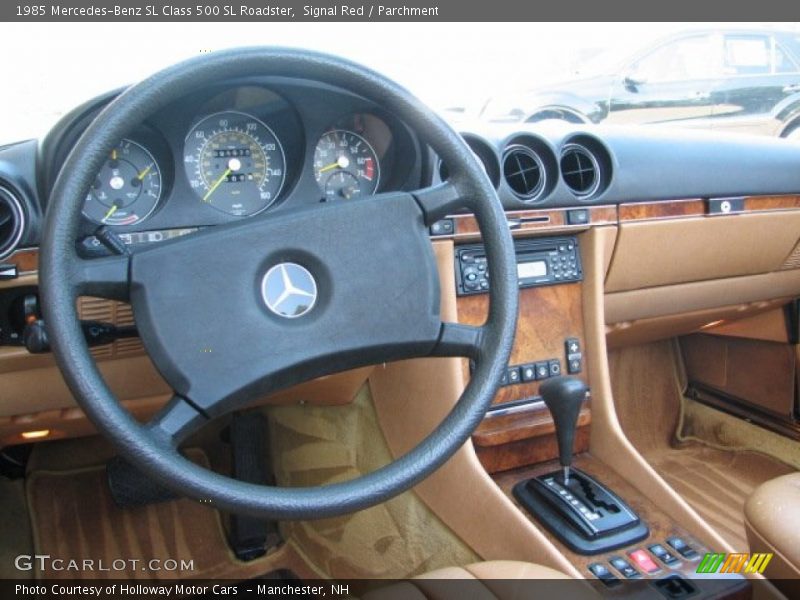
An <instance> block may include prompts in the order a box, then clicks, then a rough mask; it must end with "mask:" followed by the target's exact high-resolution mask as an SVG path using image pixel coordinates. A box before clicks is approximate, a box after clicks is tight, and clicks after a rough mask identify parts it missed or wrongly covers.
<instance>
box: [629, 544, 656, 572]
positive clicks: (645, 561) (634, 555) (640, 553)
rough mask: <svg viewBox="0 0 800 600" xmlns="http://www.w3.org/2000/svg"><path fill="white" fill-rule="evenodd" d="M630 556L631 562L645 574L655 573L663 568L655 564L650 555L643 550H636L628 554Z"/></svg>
mask: <svg viewBox="0 0 800 600" xmlns="http://www.w3.org/2000/svg"><path fill="white" fill-rule="evenodd" d="M628 556H630V557H631V560H632V561H633V562H635V563H636V564H637V566H638V567H639V568H640V569H641V570H642V571H644V572H645V573H655V572H656V571H659V570H660V569H661V567H659V566H658V565H657V564H656V563H655V562H653V559H652V558H650V555H649V554H648V553H647V552H645V551H644V550H642V549H641V548H640V549H639V550H634V551H633V552H628Z"/></svg>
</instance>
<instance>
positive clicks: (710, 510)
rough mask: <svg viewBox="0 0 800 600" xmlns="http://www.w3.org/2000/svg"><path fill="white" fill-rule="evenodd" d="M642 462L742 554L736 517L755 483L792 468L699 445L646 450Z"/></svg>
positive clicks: (741, 525) (741, 534)
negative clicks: (652, 450) (645, 460)
mask: <svg viewBox="0 0 800 600" xmlns="http://www.w3.org/2000/svg"><path fill="white" fill-rule="evenodd" d="M645 456H646V458H647V460H648V461H649V462H650V464H651V465H652V466H653V468H654V469H655V470H656V471H658V473H659V474H660V475H661V476H662V477H663V478H664V479H666V481H667V482H668V483H669V484H670V485H671V486H672V487H673V488H674V489H675V491H677V492H678V493H679V494H680V495H681V496H683V498H684V499H685V500H686V501H687V502H688V503H689V504H691V505H692V507H693V508H694V509H695V510H696V511H697V512H698V513H700V516H702V517H703V518H704V519H705V520H706V521H708V523H709V524H710V525H711V526H712V527H713V528H714V529H716V530H717V531H718V532H719V534H720V535H721V536H722V537H724V538H725V539H726V540H728V542H730V544H731V545H732V546H733V548H734V549H735V550H736V551H737V552H747V549H748V544H747V537H746V535H745V530H744V522H743V517H742V515H743V514H744V503H745V500H746V499H747V497H748V496H749V495H750V494H752V493H753V491H754V490H755V488H756V487H758V486H759V485H761V484H762V483H764V482H765V481H768V480H770V479H773V478H774V477H780V476H781V475H785V474H786V473H791V472H792V471H793V469H792V468H791V467H788V466H786V465H785V464H783V463H781V462H778V461H776V460H774V459H772V458H770V457H768V456H764V455H762V454H756V453H755V452H731V451H725V450H717V449H714V448H708V447H706V446H701V445H699V444H697V445H695V444H692V445H689V446H687V447H683V448H680V449H671V450H663V451H660V452H650V453H647V454H646V455H645Z"/></svg>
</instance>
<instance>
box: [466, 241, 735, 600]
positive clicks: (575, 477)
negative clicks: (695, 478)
mask: <svg viewBox="0 0 800 600" xmlns="http://www.w3.org/2000/svg"><path fill="white" fill-rule="evenodd" d="M582 237H583V236H581V235H566V236H565V235H555V236H552V237H550V236H548V237H528V238H517V239H516V240H515V251H516V255H517V275H518V285H519V289H520V299H519V306H520V312H519V317H518V325H517V332H516V337H515V342H514V347H513V349H512V353H511V358H510V362H509V365H508V369H507V371H506V374H505V377H504V378H503V381H502V386H501V388H500V390H499V391H498V393H497V396H496V398H495V400H494V403H493V405H492V407H491V409H490V410H489V412H488V413H487V416H486V418H485V419H484V421H483V423H482V424H481V425H480V426H479V427H478V429H477V430H476V432H475V433H474V435H473V445H474V448H475V453H476V455H477V457H478V459H479V460H480V462H481V464H482V465H483V467H484V469H485V470H486V471H487V472H488V473H489V474H490V475H491V476H492V478H493V479H494V481H495V483H496V484H497V486H498V487H499V488H500V489H501V490H502V491H503V492H504V493H505V494H506V496H507V497H508V498H509V500H511V501H512V502H513V504H514V505H515V506H516V507H517V509H518V510H519V511H521V512H522V513H523V514H524V515H525V516H526V517H527V518H528V519H529V520H530V522H531V523H532V524H533V525H534V526H536V527H537V528H538V529H540V530H541V531H543V533H544V534H545V535H546V536H547V537H548V538H549V540H550V541H551V543H552V544H553V545H554V546H555V547H557V548H558V549H559V551H560V552H561V553H562V554H563V556H564V557H565V558H567V559H568V560H569V561H570V563H571V564H572V565H574V566H575V567H576V568H577V569H578V571H579V572H580V573H581V575H582V576H584V577H586V578H588V579H589V580H590V581H594V582H595V583H597V585H598V586H599V589H600V590H606V591H608V593H610V594H613V595H615V596H620V595H621V596H625V597H638V595H641V594H642V593H643V592H644V593H645V594H648V593H652V592H653V591H657V592H658V593H660V597H665V598H684V597H698V598H700V597H734V596H738V595H740V594H743V593H744V595H746V594H747V591H748V589H749V588H748V586H747V583H746V581H745V580H744V578H743V577H741V576H740V575H736V574H730V575H725V576H724V577H717V578H715V579H713V580H710V579H707V578H706V579H704V578H702V577H701V576H700V575H698V573H697V569H698V565H699V564H700V563H701V561H702V558H703V556H704V555H705V554H706V553H707V552H711V550H710V549H709V548H708V546H706V545H705V544H704V543H703V541H701V540H700V539H699V538H697V537H696V536H693V535H692V534H691V533H690V532H689V531H688V530H687V529H684V528H683V527H681V526H680V525H679V524H678V523H677V522H675V520H674V519H673V518H671V517H670V516H668V515H667V514H666V513H665V512H664V511H663V510H662V509H661V508H660V507H659V505H658V503H654V502H653V499H652V497H648V496H646V495H644V494H643V493H642V492H641V491H640V490H639V489H637V487H634V485H632V484H631V482H629V481H628V480H627V479H625V478H623V477H621V476H620V475H619V474H618V472H617V471H615V470H614V469H612V468H611V467H609V466H608V465H607V464H606V463H605V462H603V461H601V460H599V459H597V458H596V457H594V456H592V454H591V453H590V452H589V450H590V448H589V442H590V428H591V424H592V409H591V397H592V394H591V385H592V382H591V381H590V373H592V372H593V371H594V372H595V374H597V367H602V366H603V365H602V364H600V359H599V358H598V357H602V353H604V352H605V347H602V348H597V349H595V348H589V347H587V339H590V338H591V336H590V335H587V331H585V330H584V319H585V318H587V319H589V320H590V321H591V320H594V319H596V315H592V314H591V313H589V314H588V315H585V314H584V311H585V307H584V301H585V298H591V294H590V293H589V291H591V289H593V288H590V290H589V291H587V290H585V289H584V288H585V286H586V285H591V286H596V285H597V282H596V281H591V282H587V281H585V280H584V278H585V270H584V264H583V260H582V254H581V244H582V239H581V238H582ZM456 241H457V240H456ZM453 255H454V277H455V291H456V295H457V300H456V307H457V313H458V320H459V322H461V323H465V324H471V325H480V324H482V323H483V322H484V320H485V319H486V316H487V310H488V294H487V292H488V290H489V289H490V288H491V281H492V279H491V275H492V274H491V273H490V272H488V270H487V267H486V257H485V255H484V252H483V247H482V246H481V245H480V244H477V243H474V242H472V241H471V242H470V243H463V244H458V243H456V245H455V246H454V250H453ZM593 276H594V277H597V276H598V275H597V274H596V273H594V274H593ZM599 285H600V286H602V280H601V281H600V284H599ZM594 360H597V361H598V364H597V365H595V364H593V363H592V362H591V361H594ZM462 368H463V378H464V381H465V382H466V381H467V380H468V378H469V376H470V370H471V365H470V364H469V362H468V361H464V362H463V364H462ZM602 416H603V420H604V421H605V420H606V417H605V415H604V414H603V415H602ZM603 426H604V427H605V426H606V425H605V423H604V424H603ZM573 453H574V454H575V455H576V456H575V459H574V461H573ZM624 582H630V585H622V584H623V583H624ZM631 586H633V587H631ZM637 586H638V587H637ZM642 586H644V587H642ZM642 597H644V596H642ZM656 597H659V595H658V594H657V595H656Z"/></svg>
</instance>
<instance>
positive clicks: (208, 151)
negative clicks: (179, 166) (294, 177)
mask: <svg viewBox="0 0 800 600" xmlns="http://www.w3.org/2000/svg"><path fill="white" fill-rule="evenodd" d="M184 165H185V167H186V175H187V177H188V178H189V183H190V184H191V186H192V188H193V189H194V190H195V191H196V192H197V195H198V196H199V197H200V199H201V200H202V201H203V202H207V203H208V204H210V205H211V206H213V207H214V208H216V209H218V210H221V211H222V212H224V213H227V214H229V215H234V216H237V217H248V216H250V215H254V214H256V213H259V212H261V211H262V210H265V209H266V208H268V207H269V206H270V205H271V204H272V203H273V202H275V200H276V199H277V197H278V194H280V191H281V188H282V187H283V182H284V179H285V168H286V158H285V156H284V153H283V148H282V147H281V144H280V142H279V141H278V138H277V137H276V136H275V134H274V133H273V132H272V130H271V129H270V128H269V127H267V126H266V125H265V124H264V123H263V122H261V121H259V120H258V119H257V118H255V117H253V116H251V115H248V114H246V113H241V112H235V111H227V112H222V113H217V114H215V115H211V116H208V117H206V118H205V119H203V120H202V121H200V123H198V124H197V125H196V126H195V127H194V128H193V129H192V131H191V132H189V135H188V137H187V138H186V148H185V156H184Z"/></svg>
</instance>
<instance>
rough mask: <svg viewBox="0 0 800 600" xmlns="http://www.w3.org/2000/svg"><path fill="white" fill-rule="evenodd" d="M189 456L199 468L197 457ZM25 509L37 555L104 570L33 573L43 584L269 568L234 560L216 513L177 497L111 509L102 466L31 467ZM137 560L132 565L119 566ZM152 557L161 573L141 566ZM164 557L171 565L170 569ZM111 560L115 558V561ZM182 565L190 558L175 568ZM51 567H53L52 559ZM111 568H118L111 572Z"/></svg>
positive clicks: (231, 575) (267, 560)
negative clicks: (88, 562) (46, 581)
mask: <svg viewBox="0 0 800 600" xmlns="http://www.w3.org/2000/svg"><path fill="white" fill-rule="evenodd" d="M191 458H192V459H193V460H195V461H196V462H198V463H200V464H204V465H205V464H206V463H207V459H205V456H204V455H203V454H202V452H195V453H193V454H192V455H191ZM27 496H28V506H29V509H30V515H31V521H32V526H33V533H34V544H35V548H36V551H37V553H38V554H49V555H50V556H51V557H52V558H53V559H56V558H58V559H63V560H65V561H69V560H80V561H83V560H93V561H95V562H94V565H95V569H97V568H98V567H99V561H102V562H103V565H104V567H105V568H112V567H114V568H112V570H110V571H96V573H94V574H91V573H89V572H87V571H85V570H84V571H83V572H77V571H66V570H56V569H57V568H59V567H61V566H63V565H66V564H67V563H55V564H54V565H53V566H52V567H50V568H47V569H44V570H43V571H40V572H37V576H38V577H39V578H43V579H50V578H59V579H61V578H63V579H68V578H70V579H71V578H80V577H90V576H97V577H100V578H134V579H139V578H142V579H145V578H158V579H161V578H176V577H179V578H187V579H195V578H208V579H217V578H220V579H237V580H244V579H250V578H253V577H256V576H260V575H263V574H265V573H266V572H268V571H271V570H273V569H272V562H274V561H272V560H271V557H264V558H262V559H257V560H255V561H251V562H248V563H244V562H240V561H239V560H237V559H236V557H235V555H234V554H233V552H232V551H231V550H230V549H229V547H228V545H227V543H226V539H225V532H224V530H223V527H222V523H221V520H220V515H219V513H218V512H217V511H216V510H214V509H212V508H210V507H208V506H204V505H202V504H200V503H198V502H195V501H192V500H188V499H181V500H175V501H171V502H163V503H160V504H152V505H149V506H144V507H139V508H132V509H131V508H126V509H121V508H118V507H117V506H116V505H115V504H114V502H113V500H112V499H111V496H110V492H109V490H108V485H107V484H106V480H105V468H104V467H103V466H91V467H84V468H80V469H73V470H63V471H43V470H35V471H33V472H30V473H29V474H28V479H27ZM128 559H139V560H140V562H139V563H137V564H130V563H123V562H119V561H120V560H122V561H127V560H128ZM151 559H156V560H160V561H162V562H161V563H159V564H160V565H161V567H162V570H160V571H149V570H146V569H145V568H144V565H143V563H145V562H147V561H149V560H151ZM167 559H171V560H175V561H177V563H178V564H177V566H178V568H177V570H164V569H166V568H170V569H171V568H172V563H166V562H164V561H166V560H167ZM114 561H117V562H116V563H115V562H114ZM181 561H192V563H193V564H192V565H191V568H189V565H188V564H186V563H184V564H186V568H181ZM51 564H52V562H51ZM116 567H122V568H120V569H117V568H116Z"/></svg>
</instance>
